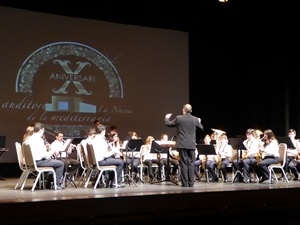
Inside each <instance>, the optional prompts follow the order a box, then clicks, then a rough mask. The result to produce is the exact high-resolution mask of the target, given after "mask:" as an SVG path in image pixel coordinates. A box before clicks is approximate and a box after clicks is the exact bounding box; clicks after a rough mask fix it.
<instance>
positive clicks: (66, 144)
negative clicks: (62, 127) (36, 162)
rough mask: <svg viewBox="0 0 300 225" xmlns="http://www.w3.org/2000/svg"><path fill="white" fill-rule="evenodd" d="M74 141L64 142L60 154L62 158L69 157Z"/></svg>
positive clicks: (70, 139)
mask: <svg viewBox="0 0 300 225" xmlns="http://www.w3.org/2000/svg"><path fill="white" fill-rule="evenodd" d="M72 140H73V139H72V138H69V139H66V140H65V141H64V144H63V147H62V151H61V152H60V157H62V158H66V157H67V156H68V154H67V152H68V148H69V146H70V144H71V142H72Z"/></svg>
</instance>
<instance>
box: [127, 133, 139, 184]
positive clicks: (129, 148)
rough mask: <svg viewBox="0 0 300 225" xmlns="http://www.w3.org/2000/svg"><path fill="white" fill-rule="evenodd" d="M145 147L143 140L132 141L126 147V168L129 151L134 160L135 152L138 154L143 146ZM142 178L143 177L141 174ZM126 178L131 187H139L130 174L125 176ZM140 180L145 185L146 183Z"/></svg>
mask: <svg viewBox="0 0 300 225" xmlns="http://www.w3.org/2000/svg"><path fill="white" fill-rule="evenodd" d="M142 145H143V139H130V140H129V141H128V143H127V145H126V146H125V152H126V153H125V155H126V160H125V167H127V166H128V165H127V155H128V151H131V156H132V158H133V152H138V151H140V149H141V146H142ZM140 176H142V175H141V174H140ZM124 178H127V180H128V184H129V185H134V186H136V187H137V185H136V183H135V182H134V180H133V179H132V176H130V174H125V175H124ZM138 179H139V180H140V181H141V182H142V183H144V181H142V179H141V178H140V177H138Z"/></svg>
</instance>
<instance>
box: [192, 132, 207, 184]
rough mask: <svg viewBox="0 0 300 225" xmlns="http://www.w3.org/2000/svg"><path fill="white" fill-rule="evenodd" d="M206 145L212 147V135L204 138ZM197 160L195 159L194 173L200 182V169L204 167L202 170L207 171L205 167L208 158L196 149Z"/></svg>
mask: <svg viewBox="0 0 300 225" xmlns="http://www.w3.org/2000/svg"><path fill="white" fill-rule="evenodd" d="M203 141H204V144H205V145H210V142H211V139H210V135H209V134H207V135H205V136H204V139H203ZM195 155H196V159H195V164H194V173H195V176H196V179H198V180H199V181H200V169H201V167H202V169H205V168H204V167H205V166H204V163H206V158H205V155H200V154H199V152H198V150H197V149H196V154H195Z"/></svg>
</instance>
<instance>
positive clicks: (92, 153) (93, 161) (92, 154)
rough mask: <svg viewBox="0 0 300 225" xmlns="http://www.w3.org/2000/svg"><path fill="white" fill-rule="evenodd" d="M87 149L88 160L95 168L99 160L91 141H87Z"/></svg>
mask: <svg viewBox="0 0 300 225" xmlns="http://www.w3.org/2000/svg"><path fill="white" fill-rule="evenodd" d="M86 150H87V160H88V163H89V166H90V167H91V168H92V169H94V168H95V167H97V164H98V162H97V160H96V156H95V151H94V146H93V144H92V143H91V142H88V143H86Z"/></svg>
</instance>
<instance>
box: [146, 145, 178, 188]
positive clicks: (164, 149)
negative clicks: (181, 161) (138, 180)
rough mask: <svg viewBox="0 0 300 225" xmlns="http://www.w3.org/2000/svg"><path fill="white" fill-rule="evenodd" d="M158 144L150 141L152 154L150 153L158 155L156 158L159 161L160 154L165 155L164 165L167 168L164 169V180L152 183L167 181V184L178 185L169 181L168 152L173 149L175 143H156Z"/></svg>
mask: <svg viewBox="0 0 300 225" xmlns="http://www.w3.org/2000/svg"><path fill="white" fill-rule="evenodd" d="M158 142H159V143H158ZM158 142H156V141H152V144H151V150H150V152H152V153H154V152H157V154H158V156H157V158H159V159H160V154H161V153H167V165H166V167H167V168H166V175H165V178H164V179H162V180H160V181H157V182H153V183H162V182H168V181H169V182H172V183H173V184H176V185H178V182H176V181H174V180H171V179H170V151H169V150H170V148H171V147H174V145H175V142H174V141H158ZM153 183H152V184H153Z"/></svg>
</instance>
